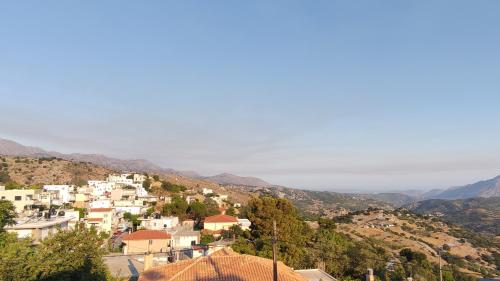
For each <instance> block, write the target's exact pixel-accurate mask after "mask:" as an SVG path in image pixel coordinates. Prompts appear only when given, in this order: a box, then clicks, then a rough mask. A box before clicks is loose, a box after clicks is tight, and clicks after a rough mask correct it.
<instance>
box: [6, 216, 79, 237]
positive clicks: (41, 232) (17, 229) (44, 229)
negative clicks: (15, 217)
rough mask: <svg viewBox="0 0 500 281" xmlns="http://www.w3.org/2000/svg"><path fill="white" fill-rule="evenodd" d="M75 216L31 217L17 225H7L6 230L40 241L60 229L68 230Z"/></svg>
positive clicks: (18, 235)
mask: <svg viewBox="0 0 500 281" xmlns="http://www.w3.org/2000/svg"><path fill="white" fill-rule="evenodd" d="M73 219H75V218H74V217H54V218H50V219H45V218H43V217H42V218H29V219H24V220H19V221H17V223H16V224H15V225H12V226H6V227H5V230H6V231H7V232H10V233H15V234H16V235H17V237H18V238H28V237H30V238H31V239H33V240H34V242H35V243H38V242H40V241H42V240H43V239H45V238H46V237H47V236H49V235H50V234H53V233H56V232H57V231H59V230H68V229H69V221H71V220H73Z"/></svg>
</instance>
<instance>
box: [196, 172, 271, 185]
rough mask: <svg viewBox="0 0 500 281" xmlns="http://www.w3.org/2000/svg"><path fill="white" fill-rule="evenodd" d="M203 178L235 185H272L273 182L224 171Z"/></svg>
mask: <svg viewBox="0 0 500 281" xmlns="http://www.w3.org/2000/svg"><path fill="white" fill-rule="evenodd" d="M203 179H205V180H208V181H212V182H216V183H218V184H222V185H224V184H234V185H246V186H257V187H264V186H271V185H272V184H270V183H268V182H266V181H264V180H261V179H259V178H256V177H240V176H236V175H233V174H228V173H223V174H219V175H215V176H211V177H203Z"/></svg>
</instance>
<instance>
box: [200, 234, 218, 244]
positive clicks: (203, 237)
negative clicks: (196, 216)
mask: <svg viewBox="0 0 500 281" xmlns="http://www.w3.org/2000/svg"><path fill="white" fill-rule="evenodd" d="M214 241H215V237H214V236H213V235H210V234H202V235H201V239H200V243H201V244H203V245H207V244H208V243H212V242H214Z"/></svg>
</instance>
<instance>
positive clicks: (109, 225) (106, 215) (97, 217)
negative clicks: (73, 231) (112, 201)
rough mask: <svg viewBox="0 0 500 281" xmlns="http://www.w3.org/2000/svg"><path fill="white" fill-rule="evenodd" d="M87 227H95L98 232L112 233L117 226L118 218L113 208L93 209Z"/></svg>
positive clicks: (89, 214) (87, 220)
mask: <svg viewBox="0 0 500 281" xmlns="http://www.w3.org/2000/svg"><path fill="white" fill-rule="evenodd" d="M86 224H87V226H94V227H95V228H96V229H97V230H99V231H103V232H108V233H110V232H111V231H112V229H113V226H114V225H116V224H117V217H116V216H115V211H114V210H113V208H93V209H90V210H89V213H88V215H87V218H86Z"/></svg>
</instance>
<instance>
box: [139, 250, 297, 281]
mask: <svg viewBox="0 0 500 281" xmlns="http://www.w3.org/2000/svg"><path fill="white" fill-rule="evenodd" d="M198 280H210V281H268V280H273V261H272V260H270V259H265V258H261V257H256V256H250V255H240V254H237V253H235V252H233V251H232V250H231V249H229V248H224V249H222V250H219V251H217V252H215V253H213V254H212V255H209V256H206V257H199V258H197V259H192V260H184V261H180V262H177V263H172V264H166V265H161V266H157V267H153V268H152V269H150V270H146V271H144V272H143V273H142V274H141V275H140V277H139V281H198ZM278 280H280V281H306V279H305V278H304V277H302V276H300V275H299V274H298V273H296V272H294V271H293V269H291V268H289V267H287V266H286V265H284V264H283V263H281V262H278Z"/></svg>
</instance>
